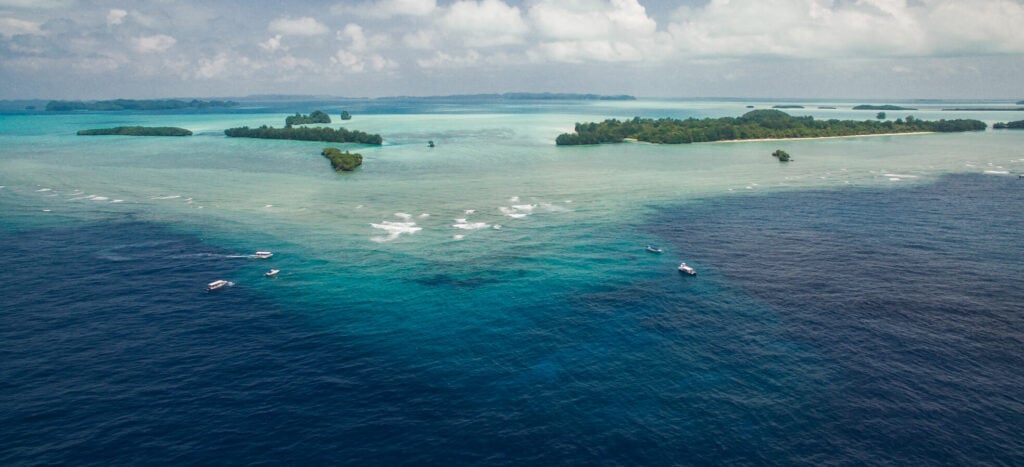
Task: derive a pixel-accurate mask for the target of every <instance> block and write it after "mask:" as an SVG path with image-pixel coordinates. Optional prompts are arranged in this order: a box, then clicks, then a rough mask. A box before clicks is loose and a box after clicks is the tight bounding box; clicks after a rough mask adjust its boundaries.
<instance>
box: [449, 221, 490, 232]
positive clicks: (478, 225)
mask: <svg viewBox="0 0 1024 467" xmlns="http://www.w3.org/2000/svg"><path fill="white" fill-rule="evenodd" d="M490 226H491V225H490V224H487V223H484V222H467V221H466V219H455V223H454V224H452V227H454V228H456V229H462V230H477V229H486V228H488V227H490Z"/></svg>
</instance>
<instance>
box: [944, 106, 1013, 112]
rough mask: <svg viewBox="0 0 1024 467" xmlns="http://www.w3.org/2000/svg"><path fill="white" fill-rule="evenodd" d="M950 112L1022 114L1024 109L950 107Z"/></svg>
mask: <svg viewBox="0 0 1024 467" xmlns="http://www.w3.org/2000/svg"><path fill="white" fill-rule="evenodd" d="M942 110H949V111H956V110H959V111H962V112H1022V111H1024V107H950V108H948V109H942Z"/></svg>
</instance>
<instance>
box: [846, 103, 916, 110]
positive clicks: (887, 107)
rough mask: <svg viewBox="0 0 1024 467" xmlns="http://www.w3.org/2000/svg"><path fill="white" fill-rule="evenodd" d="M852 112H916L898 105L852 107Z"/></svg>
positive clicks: (911, 108)
mask: <svg viewBox="0 0 1024 467" xmlns="http://www.w3.org/2000/svg"><path fill="white" fill-rule="evenodd" d="M853 110H917V109H915V108H913V107H900V106H898V105H889V104H886V105H869V104H864V105H857V106H854V107H853Z"/></svg>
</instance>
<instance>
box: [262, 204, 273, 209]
mask: <svg viewBox="0 0 1024 467" xmlns="http://www.w3.org/2000/svg"><path fill="white" fill-rule="evenodd" d="M263 207H265V208H272V207H274V205H273V204H268V205H266V206H263Z"/></svg>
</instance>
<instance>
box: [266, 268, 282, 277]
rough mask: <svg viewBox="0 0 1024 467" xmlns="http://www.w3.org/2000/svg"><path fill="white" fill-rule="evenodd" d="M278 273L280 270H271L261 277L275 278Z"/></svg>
mask: <svg viewBox="0 0 1024 467" xmlns="http://www.w3.org/2000/svg"><path fill="white" fill-rule="evenodd" d="M279 272H281V270H280V269H271V270H269V271H267V272H265V273H263V275H264V276H267V277H274V276H276V275H277V273H279Z"/></svg>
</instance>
